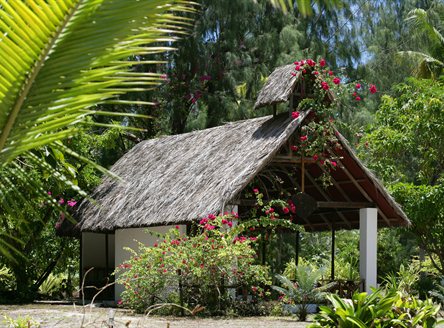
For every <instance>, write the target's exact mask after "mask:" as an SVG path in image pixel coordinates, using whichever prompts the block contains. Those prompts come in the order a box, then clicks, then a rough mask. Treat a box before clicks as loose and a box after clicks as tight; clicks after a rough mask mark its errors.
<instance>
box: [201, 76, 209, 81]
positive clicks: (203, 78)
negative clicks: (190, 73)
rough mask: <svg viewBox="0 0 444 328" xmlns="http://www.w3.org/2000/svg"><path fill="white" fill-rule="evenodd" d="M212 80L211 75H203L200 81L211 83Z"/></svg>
mask: <svg viewBox="0 0 444 328" xmlns="http://www.w3.org/2000/svg"><path fill="white" fill-rule="evenodd" d="M210 80H211V75H202V76H201V77H200V81H201V82H204V81H210Z"/></svg>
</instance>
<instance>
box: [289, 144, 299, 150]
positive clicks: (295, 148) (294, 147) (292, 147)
mask: <svg viewBox="0 0 444 328" xmlns="http://www.w3.org/2000/svg"><path fill="white" fill-rule="evenodd" d="M290 149H291V150H292V151H298V149H299V148H298V146H294V145H293V146H290Z"/></svg>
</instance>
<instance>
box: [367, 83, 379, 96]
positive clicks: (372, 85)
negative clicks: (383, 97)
mask: <svg viewBox="0 0 444 328" xmlns="http://www.w3.org/2000/svg"><path fill="white" fill-rule="evenodd" d="M369 90H370V93H371V94H374V93H376V92H377V91H378V90H376V85H374V84H370V88H369Z"/></svg>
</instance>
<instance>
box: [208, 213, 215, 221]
mask: <svg viewBox="0 0 444 328" xmlns="http://www.w3.org/2000/svg"><path fill="white" fill-rule="evenodd" d="M208 218H209V219H210V220H211V221H212V220H214V219H215V218H216V215H214V214H208Z"/></svg>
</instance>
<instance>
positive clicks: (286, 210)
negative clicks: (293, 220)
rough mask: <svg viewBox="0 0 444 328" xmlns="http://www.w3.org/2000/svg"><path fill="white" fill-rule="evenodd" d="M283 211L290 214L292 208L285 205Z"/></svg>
mask: <svg viewBox="0 0 444 328" xmlns="http://www.w3.org/2000/svg"><path fill="white" fill-rule="evenodd" d="M282 211H283V212H284V213H285V214H288V213H289V212H290V210H289V209H288V207H284V208H283V209H282Z"/></svg>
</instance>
